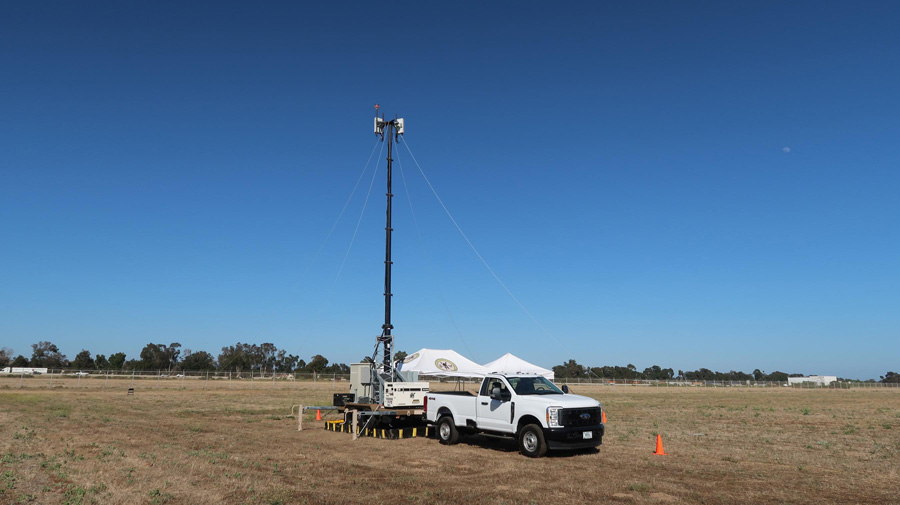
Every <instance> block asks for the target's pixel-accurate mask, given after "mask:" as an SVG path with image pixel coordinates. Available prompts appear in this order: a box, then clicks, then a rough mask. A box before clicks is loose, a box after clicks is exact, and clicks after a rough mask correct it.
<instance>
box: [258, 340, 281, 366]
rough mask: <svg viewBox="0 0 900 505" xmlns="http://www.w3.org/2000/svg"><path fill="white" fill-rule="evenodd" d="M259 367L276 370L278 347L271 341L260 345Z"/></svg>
mask: <svg viewBox="0 0 900 505" xmlns="http://www.w3.org/2000/svg"><path fill="white" fill-rule="evenodd" d="M256 353H257V355H258V356H257V362H258V363H257V367H258V368H260V369H261V370H263V371H267V370H275V360H276V359H277V358H278V348H277V347H275V344H273V343H271V342H265V343H263V344H261V345H260V346H258V348H257V350H256Z"/></svg>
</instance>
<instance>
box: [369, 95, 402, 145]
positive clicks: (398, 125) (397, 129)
mask: <svg viewBox="0 0 900 505" xmlns="http://www.w3.org/2000/svg"><path fill="white" fill-rule="evenodd" d="M379 109H381V106H380V105H378V104H377V103H376V104H375V135H379V136H380V137H381V140H384V128H385V126H388V125H391V126H393V127H394V137H395V138H396V137H399V136H400V135H403V133H404V132H403V118H402V117H400V118H394V119H391V120H390V121H385V119H384V114H382V115H381V117H378V110H379Z"/></svg>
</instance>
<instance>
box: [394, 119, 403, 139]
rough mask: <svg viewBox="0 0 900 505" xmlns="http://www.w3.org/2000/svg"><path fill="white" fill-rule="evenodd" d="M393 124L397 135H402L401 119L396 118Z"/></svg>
mask: <svg viewBox="0 0 900 505" xmlns="http://www.w3.org/2000/svg"><path fill="white" fill-rule="evenodd" d="M394 124H396V125H397V134H398V135H403V118H402V117H401V118H397V119H395V120H394Z"/></svg>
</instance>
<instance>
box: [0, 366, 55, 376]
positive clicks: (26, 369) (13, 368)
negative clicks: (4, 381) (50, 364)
mask: <svg viewBox="0 0 900 505" xmlns="http://www.w3.org/2000/svg"><path fill="white" fill-rule="evenodd" d="M0 373H18V374H22V373H28V374H42V373H47V369H46V368H32V367H28V366H8V367H6V368H4V369H2V370H0Z"/></svg>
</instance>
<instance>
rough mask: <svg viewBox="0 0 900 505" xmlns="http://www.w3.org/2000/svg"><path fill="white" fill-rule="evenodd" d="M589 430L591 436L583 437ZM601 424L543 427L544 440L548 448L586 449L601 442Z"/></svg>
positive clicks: (603, 428)
mask: <svg viewBox="0 0 900 505" xmlns="http://www.w3.org/2000/svg"><path fill="white" fill-rule="evenodd" d="M586 431H587V432H591V435H590V436H591V438H584V432H586ZM605 431H606V427H605V426H604V425H603V424H598V425H596V426H578V427H574V428H544V440H546V441H547V447H548V448H549V449H587V448H588V447H597V446H598V445H600V444H602V443H603V433H604V432H605Z"/></svg>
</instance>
